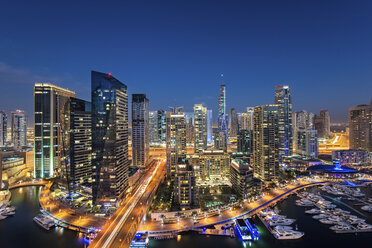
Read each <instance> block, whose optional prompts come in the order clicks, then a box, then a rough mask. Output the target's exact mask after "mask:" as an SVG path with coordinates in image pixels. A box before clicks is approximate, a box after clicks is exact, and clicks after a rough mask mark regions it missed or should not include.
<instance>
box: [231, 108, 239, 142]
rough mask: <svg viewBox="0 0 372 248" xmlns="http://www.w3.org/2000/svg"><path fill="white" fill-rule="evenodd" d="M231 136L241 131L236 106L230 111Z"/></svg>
mask: <svg viewBox="0 0 372 248" xmlns="http://www.w3.org/2000/svg"><path fill="white" fill-rule="evenodd" d="M229 124H230V136H231V137H236V136H237V135H238V131H239V122H238V115H237V113H236V110H235V108H232V109H231V111H230V122H229Z"/></svg>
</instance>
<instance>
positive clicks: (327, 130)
mask: <svg viewBox="0 0 372 248" xmlns="http://www.w3.org/2000/svg"><path fill="white" fill-rule="evenodd" d="M314 126H315V129H316V130H317V131H318V137H319V139H321V140H327V139H329V138H330V137H331V120H330V117H329V112H328V110H320V115H319V116H315V118H314Z"/></svg>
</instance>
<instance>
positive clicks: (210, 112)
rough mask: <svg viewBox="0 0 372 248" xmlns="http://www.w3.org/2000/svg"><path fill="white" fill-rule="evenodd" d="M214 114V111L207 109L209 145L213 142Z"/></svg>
mask: <svg viewBox="0 0 372 248" xmlns="http://www.w3.org/2000/svg"><path fill="white" fill-rule="evenodd" d="M212 124H213V112H212V109H207V143H208V145H209V144H212V142H213V129H212Z"/></svg>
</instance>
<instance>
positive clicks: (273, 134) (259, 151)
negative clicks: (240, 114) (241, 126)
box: [253, 105, 280, 182]
mask: <svg viewBox="0 0 372 248" xmlns="http://www.w3.org/2000/svg"><path fill="white" fill-rule="evenodd" d="M279 118H280V112H279V105H265V106H259V107H255V108H254V129H253V150H254V156H253V157H254V175H255V177H257V178H259V179H261V180H263V181H266V182H267V181H272V180H275V179H277V178H278V175H279V147H280V142H279Z"/></svg>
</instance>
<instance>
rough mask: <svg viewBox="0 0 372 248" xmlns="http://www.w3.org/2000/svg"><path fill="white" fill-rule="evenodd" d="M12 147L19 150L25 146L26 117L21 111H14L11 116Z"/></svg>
mask: <svg viewBox="0 0 372 248" xmlns="http://www.w3.org/2000/svg"><path fill="white" fill-rule="evenodd" d="M11 134H12V145H13V146H14V147H15V148H16V149H17V150H19V149H21V148H22V147H23V146H26V145H27V116H26V112H25V111H23V110H19V109H18V110H16V111H13V112H12V115H11Z"/></svg>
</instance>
